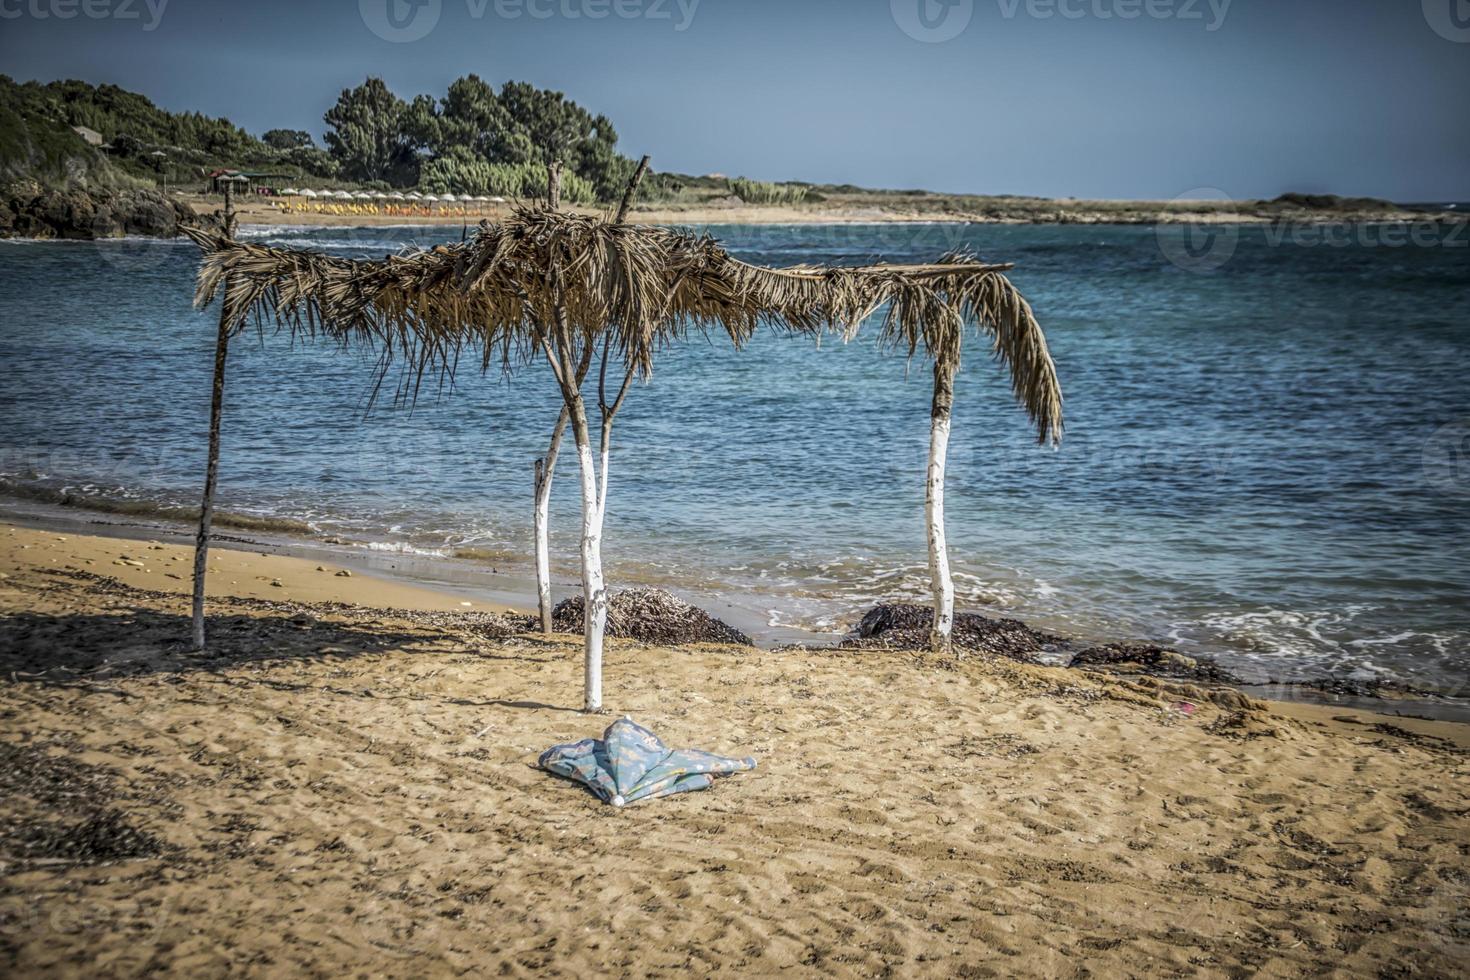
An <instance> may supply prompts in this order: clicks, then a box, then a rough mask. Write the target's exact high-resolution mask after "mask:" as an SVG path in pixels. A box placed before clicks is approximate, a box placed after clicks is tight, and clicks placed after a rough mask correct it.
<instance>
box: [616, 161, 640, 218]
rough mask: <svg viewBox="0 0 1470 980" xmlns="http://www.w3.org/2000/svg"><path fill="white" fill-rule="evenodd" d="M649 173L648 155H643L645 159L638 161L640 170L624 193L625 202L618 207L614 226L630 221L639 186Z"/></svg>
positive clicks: (635, 173) (634, 174)
mask: <svg viewBox="0 0 1470 980" xmlns="http://www.w3.org/2000/svg"><path fill="white" fill-rule="evenodd" d="M646 173H648V154H647V153H645V154H643V159H642V160H639V161H638V169H637V170H634V171H633V179H632V180H630V181H628V187H627V189H626V190H625V191H623V201H622V203H621V204H619V205H618V214H617V217H615V218H613V224H615V225H620V224H622V223H623V222H624V221H626V220H628V212H629V211H630V210H632V208H633V198H634V197H636V196H637V195H638V185H639V184H641V183H642V182H643V175H644V174H646Z"/></svg>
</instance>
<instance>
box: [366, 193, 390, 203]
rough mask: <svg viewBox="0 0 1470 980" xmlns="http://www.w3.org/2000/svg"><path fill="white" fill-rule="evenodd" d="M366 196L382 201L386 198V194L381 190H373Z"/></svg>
mask: <svg viewBox="0 0 1470 980" xmlns="http://www.w3.org/2000/svg"><path fill="white" fill-rule="evenodd" d="M368 197H371V198H372V199H373V200H374V201H384V200H387V198H388V195H387V194H384V193H383V192H382V191H373V192H372V193H371V194H369V195H368Z"/></svg>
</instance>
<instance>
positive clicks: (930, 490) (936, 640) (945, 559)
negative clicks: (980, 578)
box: [924, 363, 954, 654]
mask: <svg viewBox="0 0 1470 980" xmlns="http://www.w3.org/2000/svg"><path fill="white" fill-rule="evenodd" d="M953 404H954V372H953V370H952V369H951V368H948V367H944V366H941V365H940V364H937V363H936V364H935V365H934V401H933V407H932V409H931V411H930V417H929V472H928V478H927V480H926V481H925V485H924V517H925V520H926V522H927V523H928V528H929V586H930V589H931V591H932V592H933V595H934V625H933V627H932V628H931V630H930V633H929V646H930V649H932V650H933V651H934V652H935V653H936V654H949V653H950V652H951V650H952V645H951V641H950V633H951V630H952V628H953V626H954V580H953V578H951V576H950V572H949V548H948V545H947V544H946V542H945V538H944V464H945V457H946V455H947V454H948V452H949V428H950V412H951V407H952V406H953Z"/></svg>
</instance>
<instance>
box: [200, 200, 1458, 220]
mask: <svg viewBox="0 0 1470 980" xmlns="http://www.w3.org/2000/svg"><path fill="white" fill-rule="evenodd" d="M946 200H947V199H946ZM186 203H188V205H189V206H190V207H192V208H193V209H194V210H195V212H196V213H199V214H213V213H214V212H215V211H216V210H217V209H218V207H219V206H220V205H219V203H218V202H216V201H214V200H212V199H204V198H200V197H197V196H196V197H194V198H191V199H189V200H188V201H187V202H186ZM568 210H571V211H577V212H580V213H583V214H591V215H596V214H603V213H604V212H605V211H606V209H605V208H597V207H572V208H569V209H568ZM509 213H510V205H508V204H507V205H498V206H490V207H485V208H481V209H479V210H478V211H477V212H476V213H475V214H473V215H426V216H412V217H411V216H404V215H373V214H318V213H298V212H282V211H280V210H279V209H278V208H276V207H274V206H273V205H270V204H266V203H262V202H259V201H256V200H247V201H246V202H244V203H243V204H241V205H238V206H237V208H236V211H235V214H236V218H237V220H238V222H239V223H240V225H242V226H247V225H248V226H255V227H270V226H281V227H293V228H351V227H360V228H381V227H422V226H430V225H433V226H445V227H460V226H463V225H469V226H473V225H476V224H478V223H479V222H480V221H482V220H486V221H496V220H498V219H500V218H502V217H504V216H506V215H508V214H509ZM628 220H629V221H630V222H632V223H634V224H653V225H694V226H700V225H823V224H826V225H863V224H897V225H907V224H915V225H928V224H998V225H1024V224H1045V225H1050V224H1087V225H1092V224H1096V225H1109V224H1116V225H1158V224H1218V225H1268V224H1273V223H1287V224H1302V225H1335V224H1404V223H1415V222H1448V223H1464V222H1465V221H1467V220H1470V217H1467V216H1466V215H1465V214H1460V213H1457V212H1451V211H1413V210H1409V209H1406V208H1388V209H1367V210H1365V209H1354V208H1344V209H1338V210H1330V209H1329V210H1308V209H1284V208H1279V207H1273V206H1271V205H1270V202H1248V201H1242V202H1238V206H1230V207H1221V206H1219V205H1217V204H1216V203H1215V202H1209V201H1205V202H1190V201H1116V202H1114V201H1085V200H1071V199H1011V198H997V199H993V200H992V199H985V198H980V199H968V198H957V199H955V201H954V203H953V204H944V205H936V206H934V207H904V206H902V205H901V204H896V203H892V202H889V201H886V200H885V201H884V202H882V203H879V202H872V203H865V202H863V201H861V200H858V201H847V202H833V203H831V204H809V205H747V204H733V205H731V204H690V205H659V204H645V205H641V206H638V207H635V208H634V210H633V211H632V212H631V213H630V214H629V216H628Z"/></svg>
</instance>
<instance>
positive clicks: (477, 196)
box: [475, 194, 490, 201]
mask: <svg viewBox="0 0 1470 980" xmlns="http://www.w3.org/2000/svg"><path fill="white" fill-rule="evenodd" d="M475 200H477V201H489V200H490V198H488V197H486V196H485V195H484V194H477V195H475Z"/></svg>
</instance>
